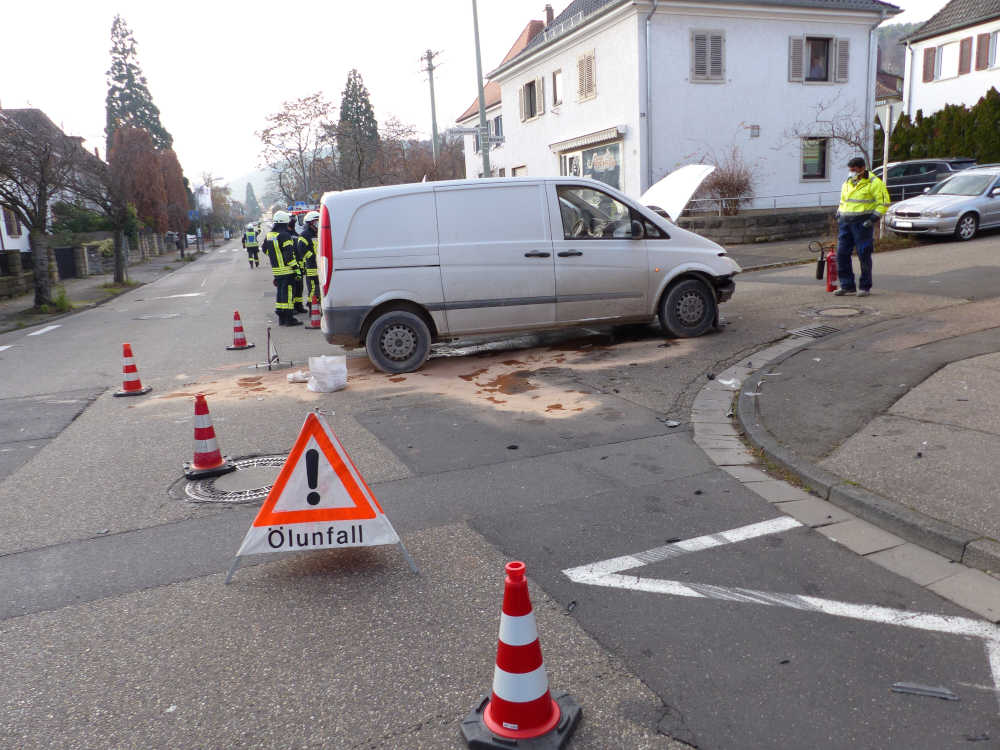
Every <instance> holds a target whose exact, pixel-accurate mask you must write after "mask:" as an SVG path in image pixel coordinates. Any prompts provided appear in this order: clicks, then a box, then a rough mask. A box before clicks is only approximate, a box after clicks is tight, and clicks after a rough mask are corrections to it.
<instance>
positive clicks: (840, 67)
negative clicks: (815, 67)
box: [834, 39, 851, 83]
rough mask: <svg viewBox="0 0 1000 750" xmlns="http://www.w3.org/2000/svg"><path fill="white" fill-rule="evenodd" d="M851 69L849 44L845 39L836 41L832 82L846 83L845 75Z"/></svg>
mask: <svg viewBox="0 0 1000 750" xmlns="http://www.w3.org/2000/svg"><path fill="white" fill-rule="evenodd" d="M850 69H851V43H850V41H849V40H847V39H838V40H837V61H836V63H835V67H834V71H835V76H834V81H836V82H837V83H847V75H848V73H849V72H850Z"/></svg>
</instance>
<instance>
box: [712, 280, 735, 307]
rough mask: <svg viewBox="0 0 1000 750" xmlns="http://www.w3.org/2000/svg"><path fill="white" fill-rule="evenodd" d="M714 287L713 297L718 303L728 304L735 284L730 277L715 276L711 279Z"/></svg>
mask: <svg viewBox="0 0 1000 750" xmlns="http://www.w3.org/2000/svg"><path fill="white" fill-rule="evenodd" d="M712 283H713V284H714V285H715V297H716V299H717V300H718V301H719V302H728V301H729V300H730V299H732V297H733V292H735V291H736V282H734V281H733V277H732V276H716V277H715V278H714V279H712Z"/></svg>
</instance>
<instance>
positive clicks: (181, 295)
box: [151, 292, 205, 299]
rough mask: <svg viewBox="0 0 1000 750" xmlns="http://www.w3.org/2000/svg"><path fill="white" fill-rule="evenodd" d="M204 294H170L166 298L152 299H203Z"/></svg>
mask: <svg viewBox="0 0 1000 750" xmlns="http://www.w3.org/2000/svg"><path fill="white" fill-rule="evenodd" d="M203 294H205V293H204V292H188V293H187V294H168V295H167V296H166V297H152V298H151V299H177V298H178V297H201V296H202V295H203Z"/></svg>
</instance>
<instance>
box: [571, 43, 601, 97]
mask: <svg viewBox="0 0 1000 750" xmlns="http://www.w3.org/2000/svg"><path fill="white" fill-rule="evenodd" d="M595 96H597V70H596V63H595V60H594V53H593V52H588V53H587V54H585V55H580V57H578V58H577V59H576V98H577V99H579V100H580V101H583V100H585V99H591V98H593V97H595Z"/></svg>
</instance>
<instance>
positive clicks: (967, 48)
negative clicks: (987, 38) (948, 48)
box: [958, 36, 972, 76]
mask: <svg viewBox="0 0 1000 750" xmlns="http://www.w3.org/2000/svg"><path fill="white" fill-rule="evenodd" d="M971 71H972V37H971V36H967V37H965V39H963V40H962V41H961V42H960V43H959V47H958V74H959V75H960V76H964V75H965V74H966V73H969V72H971Z"/></svg>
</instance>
